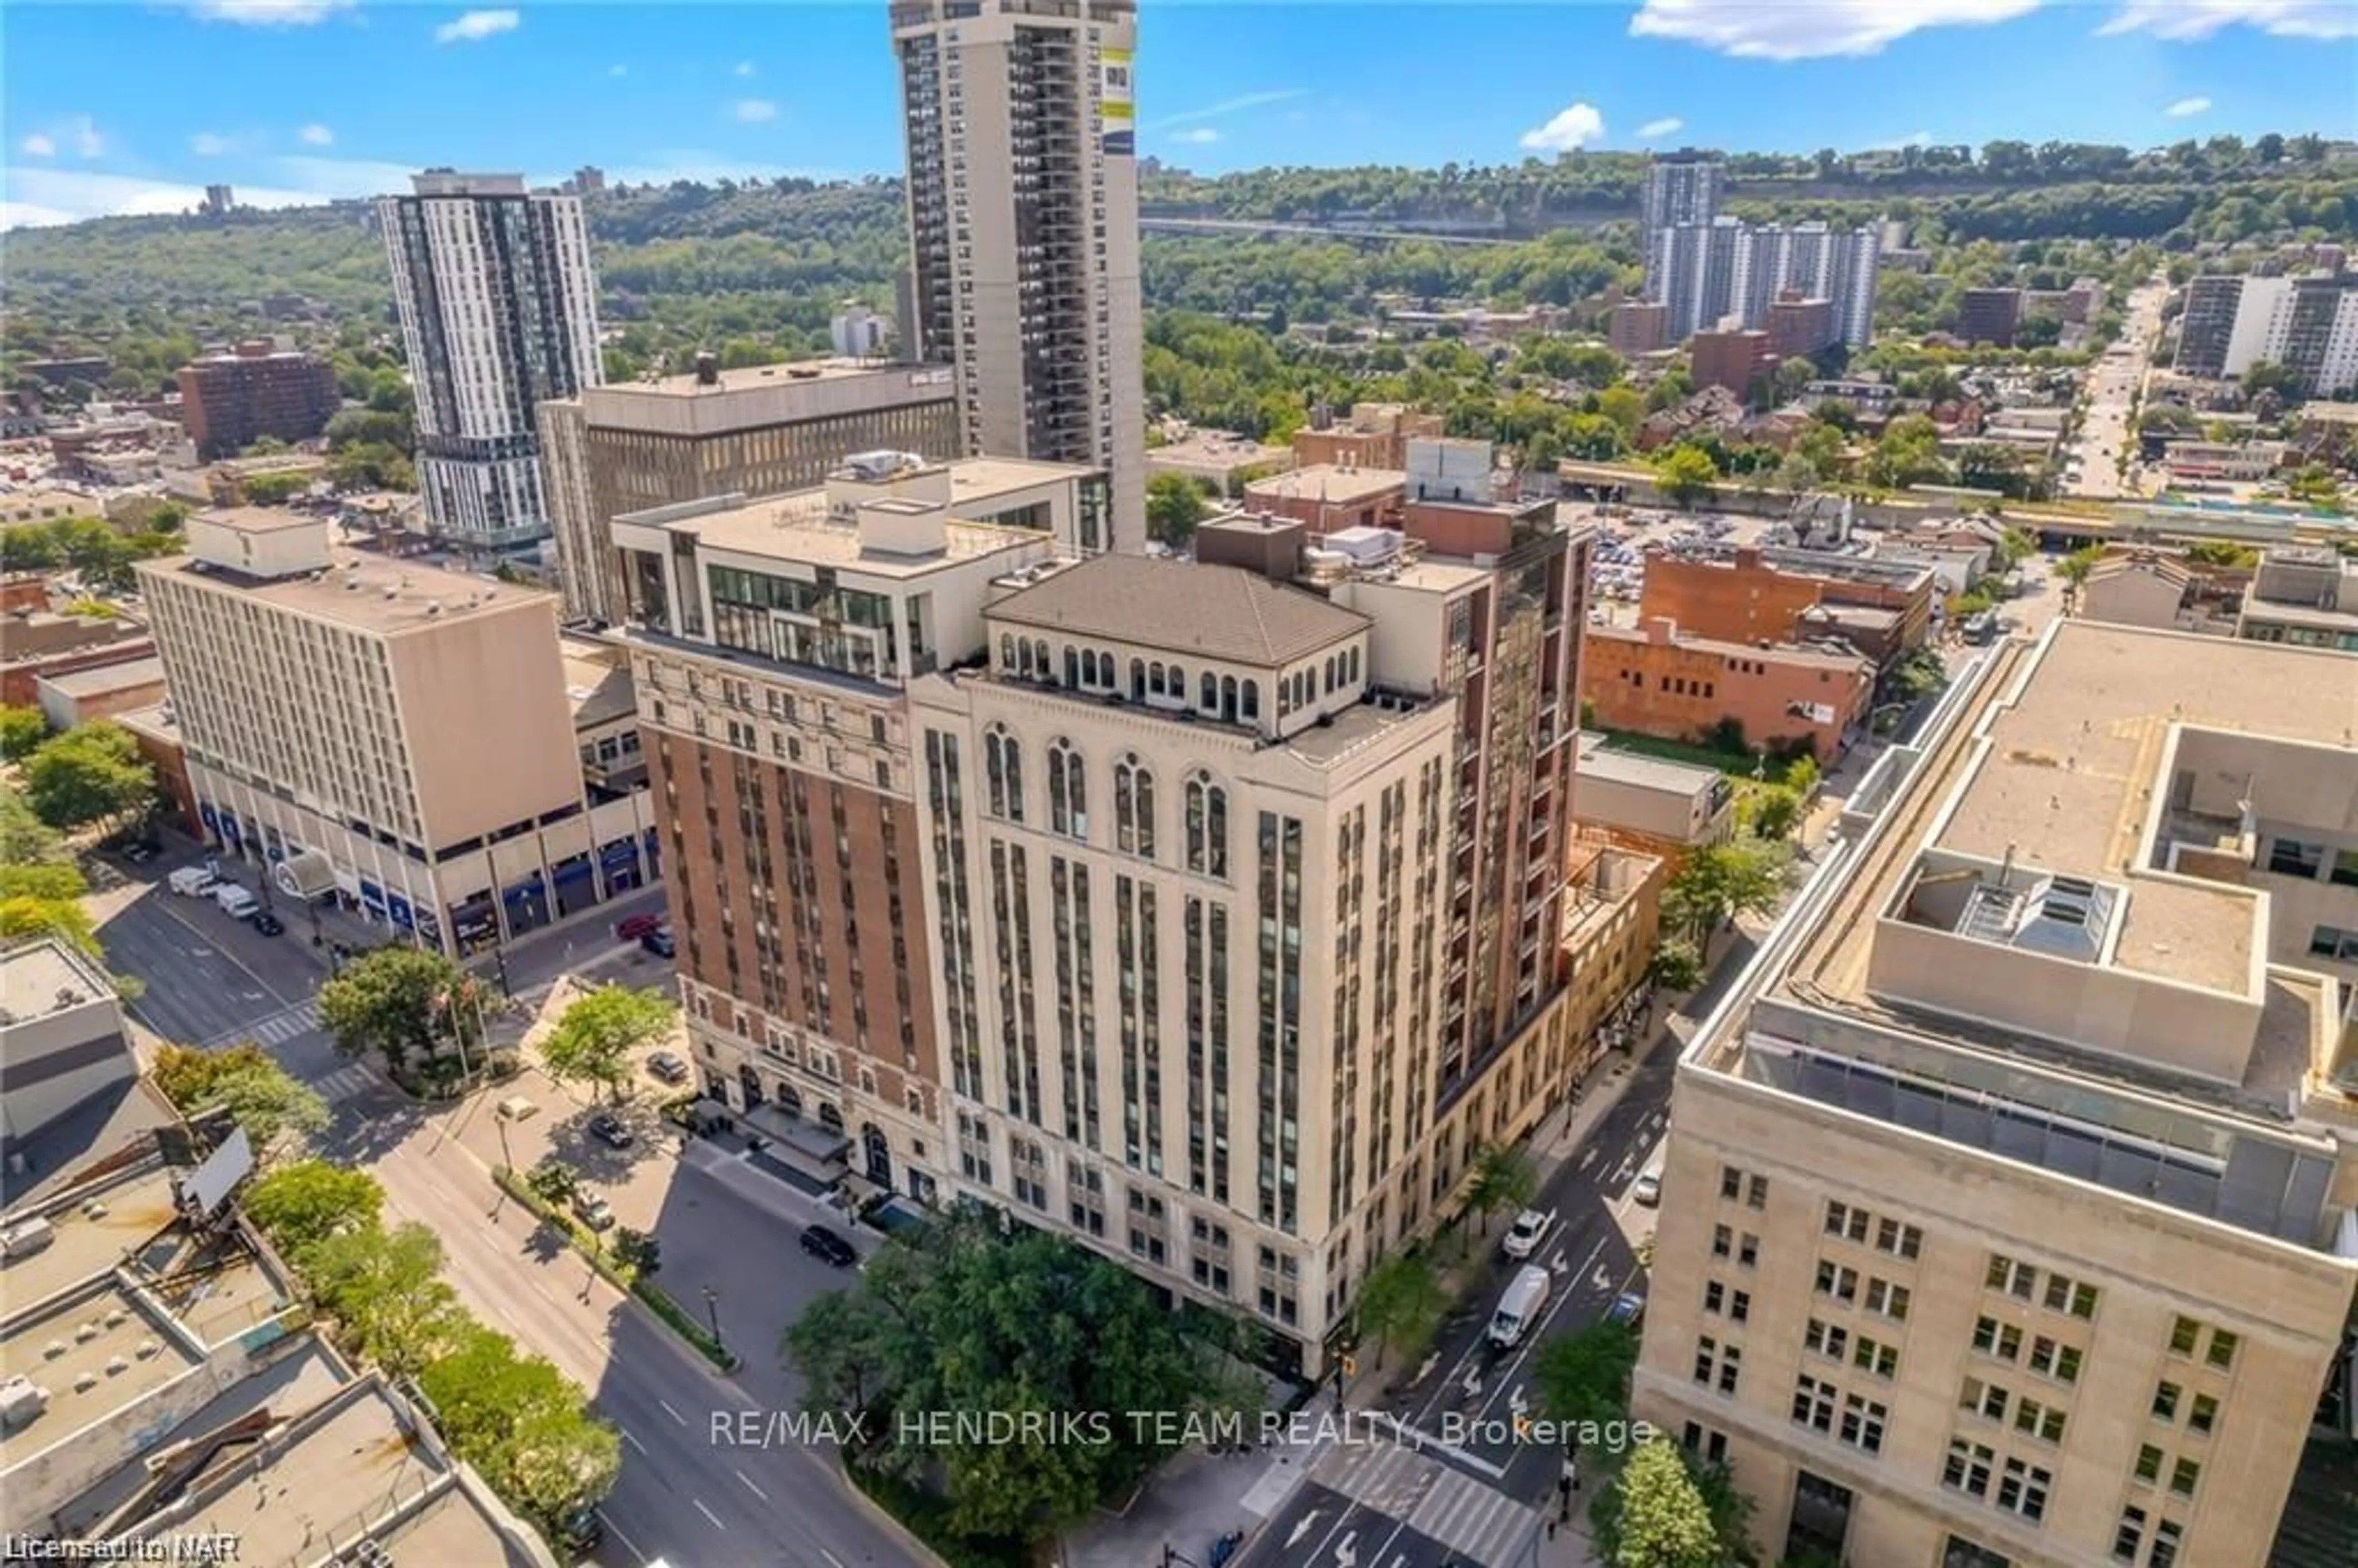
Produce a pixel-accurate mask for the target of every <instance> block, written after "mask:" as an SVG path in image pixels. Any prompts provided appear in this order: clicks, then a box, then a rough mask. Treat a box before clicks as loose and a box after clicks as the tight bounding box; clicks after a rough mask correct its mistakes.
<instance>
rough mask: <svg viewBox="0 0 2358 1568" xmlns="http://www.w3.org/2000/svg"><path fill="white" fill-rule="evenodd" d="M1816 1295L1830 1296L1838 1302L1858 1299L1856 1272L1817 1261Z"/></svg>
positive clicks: (1823, 1261) (1836, 1264)
mask: <svg viewBox="0 0 2358 1568" xmlns="http://www.w3.org/2000/svg"><path fill="white" fill-rule="evenodd" d="M1818 1294H1820V1295H1822V1296H1832V1297H1833V1299H1834V1300H1836V1301H1838V1302H1844V1303H1848V1302H1854V1301H1856V1300H1857V1299H1858V1271H1857V1270H1855V1269H1845V1268H1844V1267H1843V1266H1842V1265H1840V1264H1839V1263H1833V1262H1830V1261H1828V1260H1825V1259H1823V1258H1822V1259H1820V1260H1818Z"/></svg>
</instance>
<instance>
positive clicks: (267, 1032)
mask: <svg viewBox="0 0 2358 1568" xmlns="http://www.w3.org/2000/svg"><path fill="white" fill-rule="evenodd" d="M318 1028H319V1003H318V1002H316V1001H301V1002H297V1003H296V1004H295V1005H294V1006H293V1007H288V1008H281V1009H280V1010H279V1011H276V1012H274V1013H271V1014H270V1015H269V1016H267V1017H265V1018H258V1019H256V1020H254V1022H251V1023H242V1024H240V1025H238V1026H237V1027H236V1028H235V1029H229V1030H224V1031H222V1033H219V1034H216V1035H215V1036H213V1037H212V1038H211V1040H209V1041H207V1042H206V1043H205V1044H208V1045H235V1044H239V1043H240V1042H242V1041H246V1040H251V1041H253V1042H254V1043H255V1044H260V1045H282V1044H286V1043H287V1041H289V1040H293V1039H295V1038H296V1037H297V1036H298V1035H304V1034H308V1033H312V1032H313V1031H314V1030H316V1029H318Z"/></svg>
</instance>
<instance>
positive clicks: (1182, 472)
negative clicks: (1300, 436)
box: [1146, 430, 1293, 497]
mask: <svg viewBox="0 0 2358 1568" xmlns="http://www.w3.org/2000/svg"><path fill="white" fill-rule="evenodd" d="M1292 467H1293V448H1291V447H1272V446H1269V445H1267V444H1265V443H1263V442H1260V441H1256V440H1254V439H1253V438H1251V437H1249V436H1236V435H1231V434H1229V433H1228V432H1227V431H1225V430H1190V431H1189V432H1187V434H1186V435H1184V436H1183V437H1181V438H1179V439H1177V440H1175V441H1165V442H1164V443H1163V445H1161V446H1159V447H1149V448H1148V449H1146V472H1147V477H1148V478H1150V479H1152V477H1153V476H1154V475H1156V474H1159V473H1175V474H1178V475H1179V476H1180V477H1182V478H1184V479H1192V480H1195V481H1199V482H1201V483H1204V484H1207V485H1210V486H1211V487H1212V488H1213V489H1215V490H1217V492H1219V493H1220V494H1222V495H1225V496H1229V497H1237V496H1241V495H1242V494H1243V493H1244V489H1245V485H1246V483H1247V482H1248V481H1252V480H1256V479H1262V478H1266V477H1267V476H1268V475H1270V474H1272V473H1282V472H1284V471H1285V470H1287V469H1290V468H1292Z"/></svg>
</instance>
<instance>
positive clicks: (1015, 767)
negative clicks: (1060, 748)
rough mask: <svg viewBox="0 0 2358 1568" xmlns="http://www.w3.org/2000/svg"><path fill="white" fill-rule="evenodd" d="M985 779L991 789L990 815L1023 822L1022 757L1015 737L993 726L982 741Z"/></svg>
mask: <svg viewBox="0 0 2358 1568" xmlns="http://www.w3.org/2000/svg"><path fill="white" fill-rule="evenodd" d="M982 768H983V775H984V777H985V779H986V780H987V781H988V783H989V784H990V814H991V815H992V816H998V817H1003V818H1005V819H1006V820H1007V821H1010V822H1021V821H1022V820H1023V754H1022V750H1021V749H1020V748H1019V747H1018V746H1017V745H1016V742H1015V737H1014V736H1012V735H1011V734H1009V733H1008V732H1007V730H1005V729H1004V728H1002V727H998V726H994V727H993V728H992V729H991V730H990V731H989V732H988V733H986V734H985V735H984V736H983V738H982Z"/></svg>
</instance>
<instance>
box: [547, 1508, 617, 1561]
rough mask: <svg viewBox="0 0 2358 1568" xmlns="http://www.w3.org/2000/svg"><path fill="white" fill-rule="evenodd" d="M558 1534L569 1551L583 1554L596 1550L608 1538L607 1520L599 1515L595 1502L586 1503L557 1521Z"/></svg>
mask: <svg viewBox="0 0 2358 1568" xmlns="http://www.w3.org/2000/svg"><path fill="white" fill-rule="evenodd" d="M557 1538H558V1539H559V1540H560V1541H563V1542H564V1545H565V1549H566V1550H567V1551H568V1552H573V1553H574V1554H575V1555H577V1556H579V1555H582V1554H585V1553H588V1552H594V1551H596V1550H597V1548H598V1545H599V1543H600V1542H601V1541H604V1540H605V1539H606V1521H605V1520H604V1519H600V1518H599V1517H598V1509H597V1506H596V1505H595V1504H593V1503H584V1504H582V1505H581V1506H580V1507H579V1508H578V1509H574V1510H573V1511H572V1512H571V1513H569V1514H567V1515H566V1516H565V1517H564V1518H563V1519H559V1520H557Z"/></svg>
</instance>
